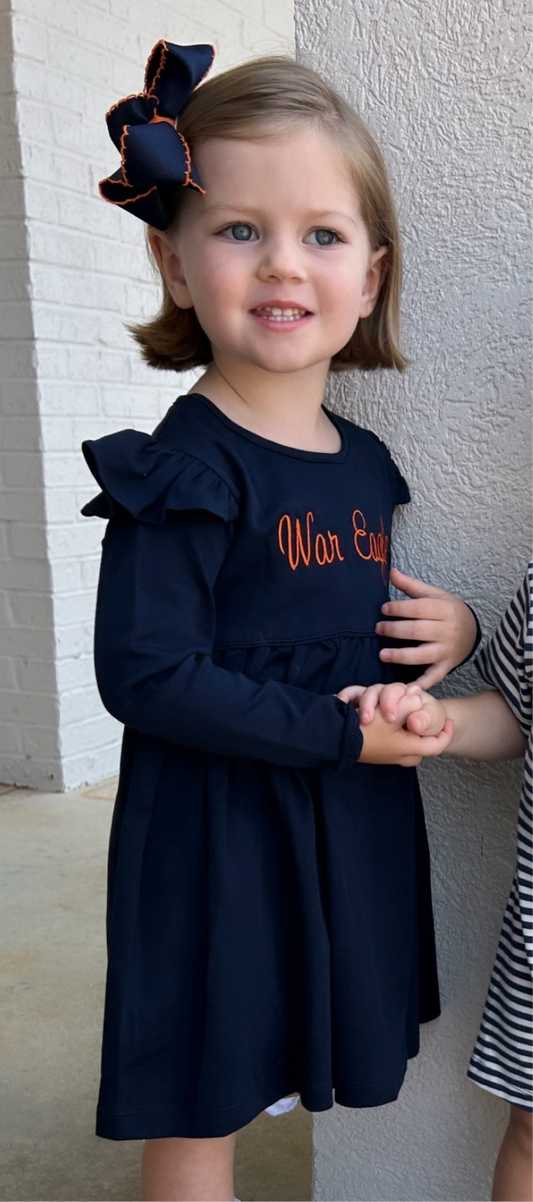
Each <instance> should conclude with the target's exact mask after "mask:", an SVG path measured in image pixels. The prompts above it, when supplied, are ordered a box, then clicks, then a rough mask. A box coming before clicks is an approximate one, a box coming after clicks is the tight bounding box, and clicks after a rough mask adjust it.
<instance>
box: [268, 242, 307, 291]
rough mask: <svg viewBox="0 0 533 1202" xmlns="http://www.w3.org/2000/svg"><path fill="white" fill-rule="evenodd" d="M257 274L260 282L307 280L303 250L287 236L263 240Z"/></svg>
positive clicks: (299, 244)
mask: <svg viewBox="0 0 533 1202" xmlns="http://www.w3.org/2000/svg"><path fill="white" fill-rule="evenodd" d="M261 249H262V255H261V259H260V262H259V267H258V271H257V274H258V276H259V279H260V280H264V281H265V282H267V281H268V280H296V281H298V282H302V281H303V280H305V279H306V278H307V271H306V267H305V262H304V248H303V247H302V245H301V243H299V242H298V241H297V240H296V239H295V238H294V237H291V236H290V235H289V234H276V235H272V236H270V237H268V238H265V240H264V242H263V245H262V247H261Z"/></svg>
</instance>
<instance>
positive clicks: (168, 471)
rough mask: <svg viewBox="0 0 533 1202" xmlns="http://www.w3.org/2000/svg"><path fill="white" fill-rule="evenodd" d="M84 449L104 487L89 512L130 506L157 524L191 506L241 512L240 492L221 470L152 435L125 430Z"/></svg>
mask: <svg viewBox="0 0 533 1202" xmlns="http://www.w3.org/2000/svg"><path fill="white" fill-rule="evenodd" d="M82 450H83V454H84V456H85V460H86V462H87V465H88V467H89V469H90V471H91V472H92V474H93V476H94V477H95V480H96V481H97V482H98V484H99V485H100V488H101V490H102V491H101V493H99V495H98V496H96V497H93V499H92V500H91V501H89V502H88V504H87V505H84V507H83V509H82V514H83V515H84V517H100V518H111V517H114V516H115V514H116V513H117V512H118V511H119V510H125V511H126V512H127V513H129V514H130V515H131V516H132V517H133V518H136V519H137V521H140V522H148V523H151V524H154V525H159V524H160V523H162V522H164V520H165V518H166V516H167V514H168V513H169V512H171V511H179V510H187V509H189V510H191V509H203V510H206V511H207V512H208V513H212V514H214V515H215V516H216V517H220V518H222V519H223V520H224V521H232V520H233V519H234V518H236V517H237V514H238V510H239V505H238V500H237V497H236V496H235V494H234V492H233V491H232V489H231V488H230V486H229V485H228V484H227V483H226V481H225V480H223V479H222V478H221V476H219V475H218V473H217V472H215V471H213V469H212V468H210V467H209V466H208V465H207V464H205V463H202V461H201V460H199V459H197V458H195V456H193V455H189V454H188V453H187V452H186V451H181V450H176V449H175V448H173V447H167V446H165V445H164V443H162V442H160V441H159V440H158V439H157V438H153V437H152V436H151V435H149V434H143V433H141V432H140V431H138V430H120V431H119V432H118V433H117V434H108V435H106V436H105V437H104V438H99V439H98V440H97V441H86V442H84V443H82Z"/></svg>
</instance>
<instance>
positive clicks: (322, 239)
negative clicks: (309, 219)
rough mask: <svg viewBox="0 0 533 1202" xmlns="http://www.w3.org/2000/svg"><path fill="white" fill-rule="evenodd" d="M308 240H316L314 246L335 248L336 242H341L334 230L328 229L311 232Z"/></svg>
mask: <svg viewBox="0 0 533 1202" xmlns="http://www.w3.org/2000/svg"><path fill="white" fill-rule="evenodd" d="M308 238H316V242H314V243H313V245H314V246H335V243H336V242H340V241H341V239H340V238H339V235H338V234H336V233H335V231H334V230H326V229H319V230H311V233H310V234H309V235H308Z"/></svg>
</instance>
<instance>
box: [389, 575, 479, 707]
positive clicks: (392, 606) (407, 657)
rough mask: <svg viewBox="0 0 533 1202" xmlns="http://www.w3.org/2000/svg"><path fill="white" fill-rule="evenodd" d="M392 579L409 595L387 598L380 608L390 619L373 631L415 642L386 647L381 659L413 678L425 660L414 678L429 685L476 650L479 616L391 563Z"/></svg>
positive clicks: (435, 682) (456, 600)
mask: <svg viewBox="0 0 533 1202" xmlns="http://www.w3.org/2000/svg"><path fill="white" fill-rule="evenodd" d="M390 581H391V584H393V585H394V586H395V588H399V589H401V591H402V592H404V593H406V594H407V596H408V597H409V598H410V599H409V600H408V601H388V602H387V603H386V604H385V605H384V606H383V609H382V612H383V613H384V614H385V615H386V619H388V620H385V621H381V622H378V624H377V626H376V633H377V634H379V635H382V636H383V637H385V638H390V639H402V640H403V639H407V640H409V641H413V642H415V643H417V644H419V645H418V646H413V647H386V648H384V649H383V650H382V651H381V652H380V659H382V660H383V661H384V662H385V663H393V664H402V665H404V666H405V668H406V670H407V672H408V674H409V676H410V677H411V679H414V677H415V676H416V667H417V665H418V666H419V667H421V666H422V665H426V670H425V671H423V672H422V674H421V675H420V676H419V677H418V678H417V680H416V683H417V684H419V685H420V686H421V687H422V688H424V689H429V688H432V687H433V685H435V684H438V682H439V681H440V680H443V679H444V677H445V676H447V674H448V672H451V671H452V670H453V668H457V667H458V666H459V664H462V663H464V661H465V660H466V659H468V658H469V656H470V655H471V654H472V652H473V651H474V650H475V648H476V646H477V644H478V642H479V639H480V630H479V626H478V623H477V619H476V617H475V615H474V614H473V613H472V610H471V609H470V608H469V607H468V605H465V603H464V601H461V600H460V598H459V597H455V596H454V595H453V593H447V592H445V591H444V589H439V588H435V587H434V586H433V585H431V584H426V583H425V582H424V581H423V580H416V579H415V578H414V577H413V576H406V575H405V574H404V573H403V572H399V571H398V569H397V568H391V573H390ZM390 619H392V621H391V620H390Z"/></svg>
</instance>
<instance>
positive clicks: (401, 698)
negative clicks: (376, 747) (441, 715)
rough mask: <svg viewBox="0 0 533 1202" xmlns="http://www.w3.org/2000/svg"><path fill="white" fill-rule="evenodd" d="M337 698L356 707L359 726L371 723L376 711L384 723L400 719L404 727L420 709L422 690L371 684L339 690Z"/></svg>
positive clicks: (412, 686) (398, 685)
mask: <svg viewBox="0 0 533 1202" xmlns="http://www.w3.org/2000/svg"><path fill="white" fill-rule="evenodd" d="M337 697H339V698H340V700H341V701H346V702H347V703H349V702H352V704H353V705H355V706H356V708H357V710H358V711H359V721H360V723H361V726H368V724H369V723H370V722H372V721H373V719H374V715H375V712H376V710H377V709H379V710H380V711H381V716H382V718H384V719H385V721H386V722H396V721H397V719H399V718H401V719H402V725H404V724H405V722H406V719H407V718H408V717H409V715H410V714H413V713H414V712H415V711H416V710H420V709H421V708H422V690H421V688H420V687H419V686H418V685H412V684H411V685H406V684H399V683H398V684H371V685H368V686H367V687H366V688H365V686H364V685H356V684H353V685H348V686H347V688H345V689H341V691H340V693H337ZM442 725H443V724H442V723H441V726H440V727H439V729H442ZM418 733H420V732H418Z"/></svg>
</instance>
